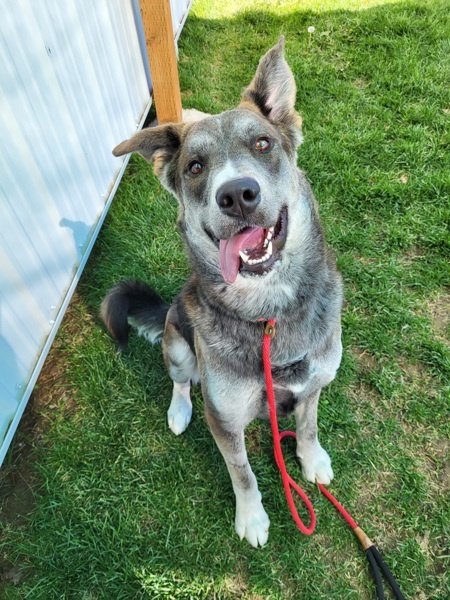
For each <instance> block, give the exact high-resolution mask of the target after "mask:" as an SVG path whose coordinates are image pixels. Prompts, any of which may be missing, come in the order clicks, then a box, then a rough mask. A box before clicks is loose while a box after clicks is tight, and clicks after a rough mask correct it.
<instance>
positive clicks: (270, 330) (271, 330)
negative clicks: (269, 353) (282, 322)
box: [264, 321, 276, 340]
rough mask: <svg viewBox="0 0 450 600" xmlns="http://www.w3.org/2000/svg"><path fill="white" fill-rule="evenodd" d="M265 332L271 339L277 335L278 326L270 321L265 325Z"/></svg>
mask: <svg viewBox="0 0 450 600" xmlns="http://www.w3.org/2000/svg"><path fill="white" fill-rule="evenodd" d="M264 333H265V334H266V335H268V336H269V337H270V339H271V340H273V338H274V337H275V333H276V328H275V324H274V323H270V321H268V322H267V323H266V324H265V326H264Z"/></svg>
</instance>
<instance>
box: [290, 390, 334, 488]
mask: <svg viewBox="0 0 450 600" xmlns="http://www.w3.org/2000/svg"><path fill="white" fill-rule="evenodd" d="M319 397H320V389H319V390H317V391H315V392H313V393H312V394H309V395H308V396H306V397H305V398H302V399H301V400H300V401H299V402H298V404H297V406H296V408H295V421H296V432H297V456H298V458H299V459H300V462H301V465H302V472H303V476H304V478H305V479H306V480H307V481H312V482H314V483H315V482H316V481H317V483H323V484H324V485H328V484H329V483H330V482H331V480H332V479H333V469H332V468H331V459H330V457H329V456H328V453H327V452H326V451H325V450H324V449H323V448H322V446H321V445H320V443H319V438H318V437H317V405H318V404H319Z"/></svg>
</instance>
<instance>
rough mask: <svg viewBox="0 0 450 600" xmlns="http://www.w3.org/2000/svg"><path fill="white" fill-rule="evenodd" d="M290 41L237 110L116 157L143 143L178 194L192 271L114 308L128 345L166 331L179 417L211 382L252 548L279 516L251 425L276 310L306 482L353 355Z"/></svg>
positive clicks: (281, 408)
mask: <svg viewBox="0 0 450 600" xmlns="http://www.w3.org/2000/svg"><path fill="white" fill-rule="evenodd" d="M283 48H284V39H283V38H280V40H279V41H278V43H277V44H276V46H274V47H273V48H272V49H271V50H270V51H269V52H268V53H267V54H265V56H263V58H262V59H261V61H260V63H259V66H258V69H257V71H256V74H255V77H254V79H253V81H252V82H251V83H250V85H249V86H248V87H247V88H246V89H245V90H244V93H243V97H242V100H241V103H240V105H239V107H238V108H237V109H235V110H230V111H227V112H224V113H222V114H220V115H218V116H208V117H206V118H205V119H203V120H201V121H198V122H195V123H184V124H181V125H175V124H167V125H161V126H158V127H155V128H152V129H145V130H143V131H141V132H139V133H137V134H136V135H134V136H133V137H132V138H131V139H130V140H126V141H124V142H122V143H121V144H119V145H118V146H117V147H116V148H115V149H114V151H113V153H114V155H115V156H121V155H123V154H127V153H130V152H139V153H140V154H141V155H142V156H144V157H145V158H146V159H147V160H148V161H150V162H152V163H153V167H154V171H155V173H156V175H157V176H158V177H159V178H160V180H161V182H162V184H163V185H164V186H165V187H166V188H167V189H168V190H169V191H170V192H171V193H172V194H173V195H174V196H175V197H176V198H177V199H178V201H179V217H178V225H179V228H180V231H181V234H182V237H183V240H184V243H185V246H186V249H187V254H188V257H189V260H190V265H191V268H192V274H191V276H190V277H189V279H188V280H187V282H186V284H185V285H184V287H183V289H182V290H181V292H180V294H179V295H178V296H177V298H176V299H175V300H174V302H173V303H172V304H171V305H170V306H169V305H167V304H166V303H165V302H164V301H163V300H162V299H161V298H160V297H159V296H158V295H157V293H156V292H154V291H153V290H152V289H151V288H149V287H148V286H147V285H146V284H144V283H141V282H137V281H123V282H120V283H118V284H117V285H116V286H114V287H113V288H112V289H111V290H110V292H109V293H108V295H107V296H106V298H105V299H104V301H103V303H102V308H101V314H102V318H103V320H104V322H105V324H106V326H107V327H108V329H109V330H110V332H111V333H112V334H113V335H114V336H115V337H116V338H117V340H118V342H119V345H120V346H121V347H124V346H125V345H126V343H127V341H128V327H129V325H133V326H135V327H136V328H137V329H138V331H139V333H141V334H143V335H145V336H146V338H147V339H148V340H149V341H150V342H152V343H154V342H156V341H158V340H160V339H161V337H162V347H163V353H164V360H165V363H166V365H167V369H168V371H169V375H170V377H171V379H172V380H173V396H172V401H171V403H170V408H169V411H168V423H169V427H170V429H171V430H172V431H173V432H174V433H175V434H177V435H178V434H180V433H182V432H183V431H184V430H185V429H186V427H187V426H188V424H189V422H190V419H191V415H192V403H191V399H190V385H191V383H195V382H198V380H200V382H201V386H202V393H203V398H204V403H205V414H206V418H207V421H208V424H209V427H210V429H211V432H212V434H213V436H214V439H215V441H216V443H217V445H218V447H219V450H220V452H221V453H222V455H223V458H224V459H225V463H226V466H227V468H228V471H229V474H230V477H231V481H232V484H233V489H234V492H235V495H236V520H235V526H236V531H237V533H238V535H239V536H240V538H241V539H242V538H244V537H245V538H246V539H247V540H248V541H249V542H250V544H252V546H255V547H256V546H258V545H263V544H265V542H266V541H267V538H268V529H269V518H268V516H267V514H266V511H265V510H264V508H263V505H262V501H261V494H260V492H259V490H258V485H257V482H256V478H255V475H254V474H253V471H252V469H251V467H250V465H249V462H248V459H247V452H246V449H245V440H244V429H245V427H246V426H247V425H248V424H249V423H250V421H252V420H253V419H255V418H256V417H267V416H268V407H267V395H266V391H265V385H264V374H263V366H262V358H261V348H262V339H263V331H264V321H266V320H268V319H271V318H274V319H276V321H277V334H276V336H275V338H274V339H273V341H272V374H273V379H274V387H275V395H276V404H277V412H278V414H279V415H280V416H285V415H287V414H289V413H290V412H292V411H293V412H294V414H295V418H296V432H297V455H298V457H299V459H300V461H301V464H302V470H303V475H304V477H305V478H306V479H307V480H308V481H312V482H314V481H318V482H321V483H323V484H328V483H329V482H330V481H331V479H332V478H333V471H332V469H331V462H330V458H329V456H328V454H327V453H326V452H325V450H324V449H323V448H322V446H321V445H320V444H319V440H318V437H317V405H318V401H319V395H320V390H321V388H322V387H323V386H324V385H326V384H328V383H329V382H330V381H332V379H333V378H334V376H335V374H336V370H337V368H338V367H339V363H340V360H341V353H342V346H341V326H340V311H341V303H342V283H341V278H340V275H339V273H338V271H337V269H336V265H335V261H334V259H333V258H332V257H331V255H330V254H329V252H328V250H327V247H326V244H325V239H324V234H323V231H322V227H321V224H320V221H319V216H318V211H317V207H316V202H315V200H314V197H313V194H312V191H311V189H310V187H309V185H308V182H307V180H306V178H305V175H304V174H303V173H302V172H301V171H300V170H299V169H298V168H297V157H296V148H297V147H298V146H299V145H300V143H301V141H302V135H301V118H300V117H299V116H298V114H297V113H296V111H295V109H294V103H295V94H296V87H295V81H294V77H293V75H292V72H291V70H290V68H289V66H288V64H287V63H286V61H285V60H284V58H283Z"/></svg>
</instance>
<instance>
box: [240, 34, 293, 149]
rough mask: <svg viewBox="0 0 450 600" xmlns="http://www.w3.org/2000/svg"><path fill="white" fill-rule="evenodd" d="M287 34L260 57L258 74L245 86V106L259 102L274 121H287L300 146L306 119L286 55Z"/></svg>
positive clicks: (243, 97)
mask: <svg viewBox="0 0 450 600" xmlns="http://www.w3.org/2000/svg"><path fill="white" fill-rule="evenodd" d="M283 54H284V36H281V37H280V39H279V40H278V43H277V44H276V45H275V46H274V47H273V48H271V49H270V50H269V51H268V52H267V53H266V54H265V55H264V56H263V57H262V58H261V60H260V61H259V65H258V69H257V70H256V74H255V77H254V78H253V81H252V82H251V83H250V85H249V86H248V87H247V88H246V89H245V90H244V93H243V96H242V101H241V106H243V107H244V106H246V105H247V106H248V104H249V103H250V104H253V105H256V107H257V108H258V110H259V111H260V112H261V113H262V114H263V115H264V116H265V117H266V118H267V119H269V120H270V121H272V122H274V123H279V124H283V125H286V126H287V127H288V128H289V129H290V130H291V131H292V133H293V134H294V135H293V141H294V145H295V146H296V147H297V146H299V145H300V144H301V143H302V134H301V125H302V119H301V117H300V115H299V114H298V113H297V112H296V111H295V95H296V91H297V88H296V85H295V79H294V76H293V74H292V71H291V69H290V68H289V65H288V64H287V62H286V61H285V59H284V56H283Z"/></svg>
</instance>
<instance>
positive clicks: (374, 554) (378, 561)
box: [262, 319, 404, 600]
mask: <svg viewBox="0 0 450 600" xmlns="http://www.w3.org/2000/svg"><path fill="white" fill-rule="evenodd" d="M274 337H275V319H270V320H269V321H267V323H266V324H265V327H264V338H263V348H262V358H263V365H264V378H265V380H266V390H267V401H268V403H269V415H270V425H271V427H272V435H273V447H274V454H275V461H276V463H277V466H278V469H279V470H280V473H281V479H282V481H283V487H284V493H285V495H286V500H287V503H288V506H289V509H290V511H291V514H292V517H293V519H294V521H295V523H296V525H297V527H298V528H299V529H300V531H301V532H302V533H304V534H305V535H311V534H312V533H313V531H314V529H315V528H316V514H315V512H314V508H313V505H312V503H311V501H310V499H309V498H308V496H307V495H306V494H305V492H304V491H303V490H302V489H301V488H300V486H298V485H297V484H296V483H295V481H294V480H293V479H292V477H291V476H290V475H289V473H288V472H287V469H286V465H285V463H284V458H283V451H282V450H281V440H282V439H283V438H285V437H293V438H295V437H296V434H295V433H294V432H293V431H283V432H281V433H280V431H279V429H278V421H277V411H276V408H275V392H274V389H273V379H272V365H271V361H270V342H271V341H272V339H273V338H274ZM317 485H318V487H319V490H320V491H321V492H322V494H323V495H324V496H325V497H326V498H328V500H329V501H330V502H331V503H332V504H333V506H334V507H335V508H336V509H337V510H338V511H339V512H340V513H341V515H342V516H343V517H344V519H345V520H346V521H347V523H348V524H349V525H350V527H351V528H352V529H353V532H354V534H355V535H356V537H357V538H358V540H359V542H360V543H361V545H362V547H363V548H364V550H365V551H366V555H367V558H368V560H369V563H370V566H371V569H372V572H373V575H374V579H375V584H376V589H377V598H378V599H379V600H382V599H383V598H384V590H383V583H382V580H381V575H380V572H379V569H381V571H382V573H383V575H384V576H385V577H386V579H387V580H388V582H389V584H390V586H391V588H392V590H393V592H394V596H395V598H396V599H398V600H404V596H403V594H402V592H401V591H400V588H399V587H398V584H397V582H396V581H395V579H394V577H393V576H392V573H391V572H390V571H389V569H388V567H387V566H386V564H385V563H384V562H383V560H382V558H381V556H380V553H379V552H378V550H377V549H376V548H375V546H374V545H373V543H372V541H371V540H370V539H369V538H368V537H367V535H366V534H365V533H364V531H363V530H362V529H361V527H359V526H358V524H357V523H356V521H354V519H352V517H351V516H350V515H349V514H348V512H347V511H346V510H345V508H344V507H343V506H342V504H341V503H340V502H338V500H336V498H335V497H334V496H333V494H331V492H329V491H328V490H327V489H326V488H325V487H324V486H323V485H322V484H321V483H318V484H317ZM291 488H292V489H293V490H294V491H296V492H297V494H298V495H299V496H300V498H301V499H302V500H303V502H304V504H305V506H306V508H307V509H308V512H309V519H310V522H309V526H308V527H307V526H306V525H305V524H304V523H303V521H302V520H301V518H300V516H299V514H298V511H297V508H296V506H295V503H294V499H293V497H292V489H291Z"/></svg>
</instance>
